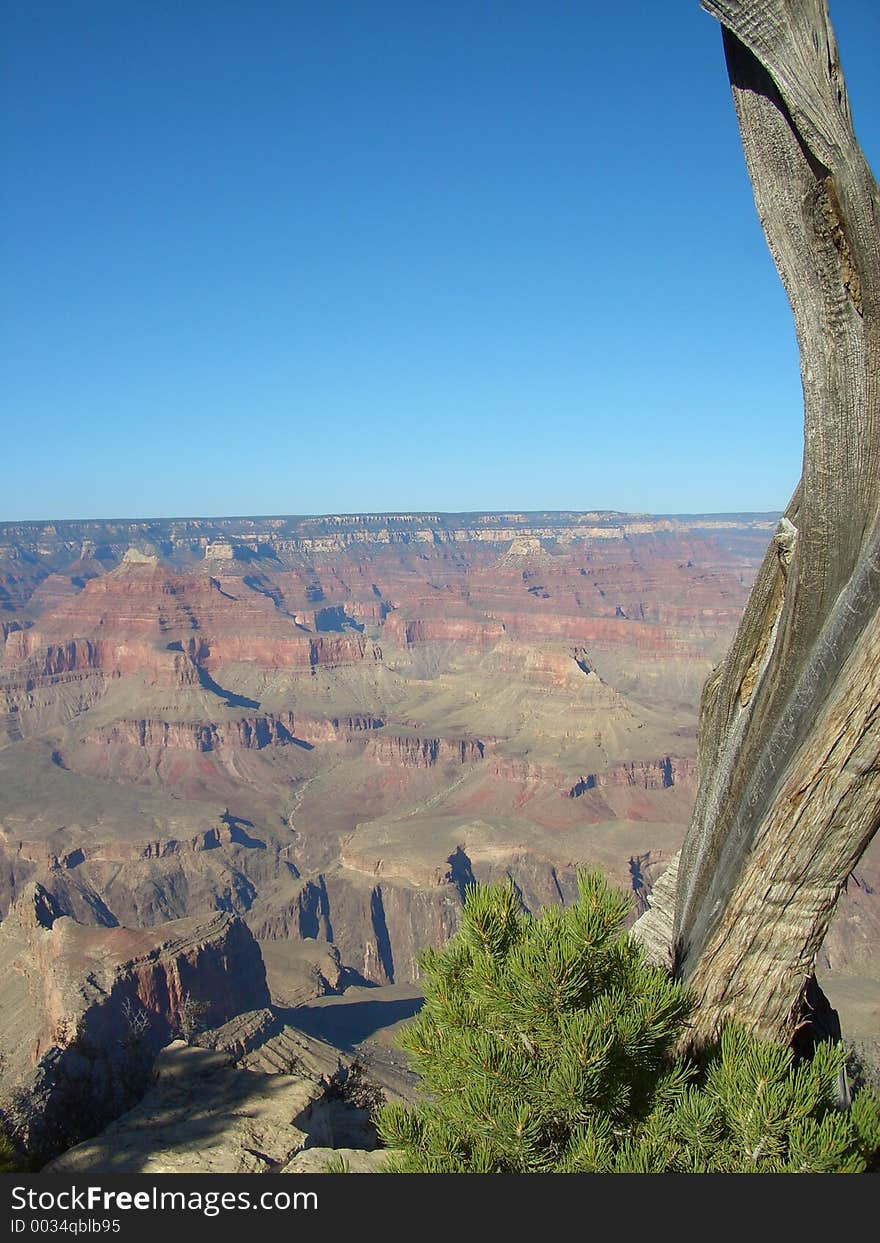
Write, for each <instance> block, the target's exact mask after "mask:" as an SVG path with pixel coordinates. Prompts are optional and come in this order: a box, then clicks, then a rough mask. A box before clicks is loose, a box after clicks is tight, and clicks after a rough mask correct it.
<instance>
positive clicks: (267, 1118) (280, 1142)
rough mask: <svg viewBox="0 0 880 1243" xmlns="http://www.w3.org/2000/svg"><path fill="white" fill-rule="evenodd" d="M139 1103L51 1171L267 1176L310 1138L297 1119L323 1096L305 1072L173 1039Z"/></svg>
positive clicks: (50, 1167)
mask: <svg viewBox="0 0 880 1243" xmlns="http://www.w3.org/2000/svg"><path fill="white" fill-rule="evenodd" d="M153 1079H154V1083H153V1086H152V1087H151V1088H150V1089H149V1091H147V1093H146V1095H145V1096H144V1098H143V1100H142V1101H141V1102H140V1104H138V1105H136V1106H135V1107H134V1108H133V1109H131V1110H129V1111H128V1112H127V1113H126V1114H124V1115H123V1116H122V1117H121V1118H119V1119H118V1120H117V1121H116V1122H113V1123H111V1124H110V1126H108V1127H107V1129H106V1130H104V1131H103V1132H102V1133H101V1134H100V1135H98V1136H97V1137H96V1138H94V1139H91V1140H88V1141H87V1142H85V1143H81V1144H79V1145H77V1146H76V1147H73V1148H71V1149H69V1150H68V1151H67V1152H65V1153H64V1154H63V1155H62V1156H60V1157H58V1158H56V1159H55V1160H54V1161H52V1162H51V1163H50V1164H49V1165H47V1166H45V1167H44V1169H43V1173H46V1174H64V1175H68V1176H69V1175H73V1174H135V1173H136V1174H266V1173H269V1172H272V1171H274V1170H277V1169H279V1168H281V1167H282V1166H284V1165H286V1164H287V1162H288V1161H290V1159H291V1158H292V1157H293V1156H294V1155H295V1154H296V1153H297V1152H299V1151H300V1150H301V1149H302V1148H304V1147H305V1145H306V1143H307V1140H308V1132H307V1130H304V1129H301V1128H300V1127H299V1126H298V1125H297V1123H298V1120H299V1119H300V1118H301V1117H302V1116H303V1115H304V1114H305V1113H306V1112H307V1111H308V1109H309V1107H310V1106H311V1105H312V1104H314V1102H316V1101H317V1100H320V1099H321V1098H322V1097H323V1095H324V1091H325V1089H324V1087H323V1086H322V1085H321V1083H320V1082H317V1081H315V1080H313V1079H309V1078H306V1077H305V1076H300V1075H273V1074H260V1073H258V1072H255V1071H250V1070H240V1069H237V1068H235V1067H233V1065H232V1058H231V1056H230V1055H229V1054H228V1053H223V1052H211V1051H208V1050H206V1049H199V1048H190V1047H188V1046H187V1045H186V1044H184V1043H183V1042H182V1041H178V1042H176V1043H174V1044H171V1045H170V1046H169V1047H168V1048H167V1049H165V1050H164V1051H163V1052H162V1053H161V1054H160V1056H159V1057H158V1058H157V1060H156V1065H155V1070H154V1072H153Z"/></svg>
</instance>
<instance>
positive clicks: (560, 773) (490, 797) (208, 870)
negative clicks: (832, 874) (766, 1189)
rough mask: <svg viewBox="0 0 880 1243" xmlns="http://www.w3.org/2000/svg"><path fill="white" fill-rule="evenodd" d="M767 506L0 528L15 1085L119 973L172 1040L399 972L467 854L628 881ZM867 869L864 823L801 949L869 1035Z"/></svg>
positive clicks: (874, 899) (454, 908) (691, 773)
mask: <svg viewBox="0 0 880 1243" xmlns="http://www.w3.org/2000/svg"><path fill="white" fill-rule="evenodd" d="M777 517H778V516H777V515H774V514H726V515H698V516H667V517H655V516H650V515H632V514H619V513H607V512H594V513H582V512H577V513H575V512H564V513H559V512H548V513H528V514H525V513H509V512H508V513H471V514H359V515H340V516H326V517H303V518H287V517H278V518H238V519H236V518H229V519H181V520H174V521H170V520H169V521H137V522H134V521H132V522H126V521H106V522H104V521H92V522H55V523H7V524H5V525H0V626H2V632H0V636H2V640H3V648H2V663H0V791H2V794H0V917H2V921H3V922H2V925H0V958H2V960H3V972H4V994H5V1001H4V1006H3V1009H2V1013H0V1053H2V1054H3V1063H2V1066H3V1077H4V1082H5V1087H4V1092H5V1093H6V1097H8V1096H9V1093H10V1092H11V1091H12V1090H13V1089H15V1091H17V1092H18V1093H19V1095H20V1093H21V1090H22V1089H21V1085H22V1084H23V1083H24V1082H25V1081H27V1082H28V1083H30V1084H31V1087H32V1088H33V1084H34V1083H35V1082H36V1080H35V1078H34V1075H35V1074H36V1070H35V1068H37V1069H39V1072H40V1074H39V1075H37V1078H38V1079H39V1078H40V1075H42V1079H41V1080H40V1082H46V1081H47V1080H46V1075H47V1074H48V1070H47V1067H48V1065H49V1063H48V1062H47V1058H49V1061H51V1057H55V1059H56V1061H57V1057H58V1051H59V1050H61V1051H62V1052H63V1051H64V1050H65V1049H66V1048H71V1047H72V1046H73V1045H74V1044H75V1043H76V1042H77V1041H79V1044H80V1045H82V1042H83V1031H84V1030H85V1029H86V1028H88V1026H89V1024H90V1023H91V1024H92V1025H93V1026H94V1025H95V1023H97V1027H96V1028H95V1030H98V1028H101V1024H102V1023H104V1026H105V1027H106V1024H107V1023H110V1027H108V1028H107V1030H110V1028H112V1022H110V1019H108V1018H107V1015H108V1014H109V1010H108V1009H107V1006H108V1002H107V999H108V998H109V997H111V996H112V997H116V999H117V1001H118V1003H119V1006H120V1007H122V1006H126V1007H127V1009H126V1010H125V1014H127V1015H128V1016H129V1017H131V1015H132V1014H137V1013H140V1010H139V1009H138V1008H143V1010H144V1013H147V1012H149V1015H150V1020H149V1021H150V1022H151V1023H152V1031H153V1033H154V1036H157V1037H158V1034H159V1033H161V1034H162V1036H163V1039H171V1038H172V1037H173V1036H174V1035H175V1034H179V1029H180V1023H181V1019H182V1018H183V1019H185V1007H186V1005H188V1004H190V1003H192V1001H193V999H197V1002H198V1005H199V1006H200V1008H201V1009H200V1013H202V1014H206V1015H207V1019H206V1022H207V1024H208V1025H209V1026H212V1027H216V1026H218V1025H220V1024H223V1023H228V1022H229V1021H230V1019H234V1018H235V1014H236V1013H240V1012H244V1011H248V1012H251V1011H252V1012H254V1013H257V1012H260V1013H262V1011H263V1010H264V1009H265V1007H267V1006H269V1007H270V1008H271V1007H273V1006H274V1007H275V1009H276V1011H277V1009H278V1007H282V1008H286V1009H285V1014H286V1015H287V1016H288V1018H289V1021H290V1022H295V1020H294V1018H292V1017H291V1016H292V1015H294V1014H295V1012H296V1009H297V1007H300V1006H303V1005H306V1004H307V1003H308V1002H309V1001H311V1000H314V999H315V998H317V997H318V996H320V995H322V994H323V995H331V994H343V995H344V994H345V992H346V991H347V990H349V989H352V988H354V989H355V990H356V991H357V995H358V996H362V995H363V994H362V989H363V988H364V987H365V986H369V987H373V988H376V987H379V988H383V987H386V988H387V987H390V986H396V987H398V988H400V987H401V986H404V993H405V995H406V996H410V997H412V996H416V995H417V992H418V989H417V985H418V964H417V958H418V954H419V951H420V950H422V949H423V948H425V947H426V946H429V945H439V944H442V943H443V942H444V941H445V940H446V939H447V938H448V937H449V936H450V935H451V934H452V932H453V931H454V930H455V928H456V926H457V921H458V915H459V911H460V908H461V902H462V897H463V893H464V890H465V887H466V886H467V885H468V884H469V883H472V882H473V881H489V880H497V879H499V878H503V877H505V876H509V877H511V878H512V880H513V882H514V884H515V885H516V886H517V888H518V891H519V893H520V895H521V898H522V901H523V904H524V905H525V906H526V907H527V908H528V909H530V910H537V909H538V908H539V907H540V906H542V905H544V904H546V903H550V902H559V901H563V902H564V901H566V900H567V899H568V898H569V897H570V896H572V894H573V893H574V891H575V875H576V870H577V869H578V868H579V867H583V866H597V867H599V868H601V869H602V870H603V871H604V872H605V873H606V874H607V875H608V876H609V877H610V878H611V879H612V880H613V881H615V882H616V883H617V884H618V885H621V886H623V887H625V888H627V889H630V890H632V892H633V895H634V910H635V911H638V910H643V909H644V908H645V905H646V902H647V899H648V897H649V895H650V891H651V888H652V886H653V884H654V883H655V881H656V880H657V879H658V877H659V876H660V875H661V874H662V872H663V871H664V869H665V867H666V866H667V864H668V862H669V860H670V858H671V857H672V856H673V855H674V854H675V852H676V851H677V850H678V848H679V846H680V844H681V841H682V838H683V836H684V831H685V828H686V825H687V822H688V818H689V814H690V810H691V806H692V802H693V798H694V795H695V789H696V728H697V718H698V710H699V697H700V690H701V687H702V684H703V682H704V680H705V678H706V676H707V674H708V673H709V672H710V671H711V669H712V668H713V666H714V665H715V664H717V662H718V661H719V660H720V658H721V656H722V655H723V653H724V651H725V650H726V647H727V645H728V643H729V642H730V639H731V638H732V636H733V633H734V630H735V628H736V625H737V622H738V620H739V617H740V614H741V611H742V608H743V606H744V604H745V600H746V598H747V595H748V591H749V588H750V586H751V583H752V579H753V576H754V573H755V571H756V568H757V566H758V564H759V562H760V559H761V557H762V555H763V553H764V550H765V548H766V545H767V543H768V541H769V539H770V537H771V535H772V534H773V531H774V530H775V527H776V521H777ZM878 885H880V855H878V851H877V849H876V848H875V849H873V850H871V851H869V852H868V853H867V854H866V856H865V857H864V859H863V860H862V862H861V864H860V865H859V868H858V870H857V872H856V874H855V875H854V876H853V878H852V879H851V882H850V884H849V885H848V887H847V892H846V893H845V894H844V895H843V897H842V899H841V902H840V906H839V908H838V912H837V915H836V917H835V921H834V923H833V925H832V928H831V929H830V931H829V934H828V937H827V939H826V943H825V946H824V947H823V951H822V956H821V960H820V964H819V966H820V968H821V971H822V974H821V978H822V982H823V986H824V987H826V990H827V991H828V992H829V995H830V996H831V999H832V1001H833V1003H834V1004H836V1005H837V1006H838V1007H839V1008H840V1010H841V1012H842V1014H843V1017H844V1029H845V1032H846V1031H847V1030H849V1031H850V1032H851V1033H852V1034H854V1035H855V1036H857V1037H865V1038H869V1037H870V1036H871V1035H872V1033H873V1034H876V1029H877V1016H878V1002H880V985H878V982H877V977H878V972H877V946H878V943H880V899H878V896H877V889H878ZM96 964H99V965H100V970H99V969H98V966H96ZM96 973H97V974H96ZM102 973H103V974H102ZM96 979H97V980H102V981H104V983H103V984H100V986H99V984H96V983H95V981H96ZM81 980H90V981H91V984H90V985H89V987H90V988H92V991H93V993H94V996H93V997H92V996H91V994H89V996H90V997H91V1000H87V1001H84V1000H83V999H84V997H85V992H84V991H83V989H84V987H85V986H84V985H82V986H81V985H80V983H79V981H81ZM230 981H232V982H231V983H230ZM358 986H360V987H358ZM407 986H409V987H407ZM101 1007H103V1010H101V1013H102V1014H103V1015H104V1018H103V1019H101V1022H100V1023H98V1022H97V1020H96V1019H95V1014H96V1013H97V1011H98V1010H100V1009H101ZM133 1007H134V1009H133ZM114 1013H115V1011H114ZM120 1013H122V1010H120ZM266 1013H269V1011H266ZM327 1013H328V1014H330V1013H331V1011H330V1010H329V1009H328V1010H327ZM117 1018H118V1015H117ZM276 1019H277V1014H276ZM276 1019H273V1020H272V1021H273V1022H274V1023H275V1027H274V1028H273V1032H274V1033H275V1038H277V1021H276ZM105 1020H106V1022H105ZM114 1021H115V1020H114ZM145 1022H146V1020H145ZM101 1030H103V1028H101ZM122 1034H123V1036H124V1032H123V1033H122ZM96 1039H97V1038H96ZM119 1039H120V1036H119V1033H118V1032H117V1033H116V1034H115V1035H114V1036H113V1041H116V1043H117V1044H118V1043H119ZM113 1041H111V1043H113ZM94 1043H95V1041H93V1044H94ZM98 1043H100V1041H98ZM53 1051H54V1052H53ZM50 1054H51V1057H50ZM99 1060H100V1059H99ZM94 1065H97V1063H94ZM94 1065H93V1067H92V1070H91V1071H90V1072H89V1073H90V1074H96V1073H97V1071H95V1070H94ZM101 1066H102V1067H103V1069H102V1070H101V1072H100V1073H101V1074H102V1075H103V1076H104V1078H105V1080H106V1081H107V1082H109V1081H110V1079H111V1078H112V1076H113V1074H115V1073H116V1072H115V1071H114V1070H113V1068H112V1067H111V1068H110V1069H109V1070H108V1069H107V1066H105V1065H104V1063H103V1062H102V1063H101ZM28 1076H30V1079H28ZM108 1076H109V1078H108ZM0 1095H2V1093H0ZM112 1096H113V1093H110V1096H109V1097H108V1101H107V1109H106V1115H107V1118H108V1119H109V1118H110V1117H112V1116H113V1111H114V1106H113V1101H112V1100H111V1099H110V1097H112ZM118 1097H119V1094H118V1093H117V1094H116V1097H114V1098H113V1099H115V1100H116V1103H117V1104H118ZM2 1104H3V1102H2V1101H0V1105H2Z"/></svg>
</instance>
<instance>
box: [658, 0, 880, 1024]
mask: <svg viewBox="0 0 880 1243" xmlns="http://www.w3.org/2000/svg"><path fill="white" fill-rule="evenodd" d="M703 7H704V8H705V9H706V10H707V11H708V12H710V13H712V14H713V15H714V16H715V17H717V18H718V19H719V20H720V21H721V23H722V27H723V37H724V47H725V54H726V58H727V65H728V72H729V76H730V81H731V87H732V90H733V96H734V102H735V106H736V111H737V116H738V119H739V124H740V132H741V135H742V141H743V148H744V151H745V156H746V162H747V166H748V170H749V175H750V177H751V180H752V185H753V189H754V194H755V202H756V205H757V208H758V214H759V216H760V219H761V223H762V226H763V229H764V234H765V237H766V239H767V244H768V246H769V248H770V251H771V254H772V256H773V259H774V261H775V263H776V267H777V269H778V271H779V274H780V277H781V279H782V282H783V285H784V286H785V289H786V292H787V294H788V297H789V301H790V303H791V307H792V312H793V315H794V321H795V328H796V331H797V338H798V344H799V348H800V354H801V378H802V383H803V391H804V458H803V472H802V476H801V481H800V483H799V485H798V488H797V489H796V491H795V494H794V496H793V497H792V500H791V502H790V504H789V506H788V509H787V510H786V514H785V517H784V519H783V520H782V522H781V523H780V526H779V529H778V531H777V534H776V536H775V537H774V539H773V541H772V542H771V546H770V548H769V550H768V552H767V555H766V557H765V560H764V563H763V565H762V567H761V570H760V571H759V574H758V577H757V580H756V583H755V586H754V589H753V591H752V594H751V597H750V599H749V602H748V605H747V607H746V610H745V614H744V617H743V620H742V623H741V625H740V628H739V631H738V633H737V636H736V638H735V640H734V643H733V645H732V647H731V649H730V651H729V653H728V655H727V657H726V658H725V660H724V661H723V663H722V664H721V665H720V666H719V668H718V669H717V670H716V671H715V673H714V674H713V675H712V677H711V678H710V679H709V681H708V682H707V685H706V687H705V690H704V694H703V703H702V708H701V720H700V738H699V763H700V785H699V790H698V794H697V800H696V806H695V810H694V815H693V819H692V822H691V826H690V829H689V831H688V834H687V838H686V840H685V844H684V847H683V850H682V856H681V864H680V869H679V877H678V885H677V891H676V914H675V925H674V960H673V963H674V970H675V971H676V973H677V974H678V975H679V976H680V977H681V978H682V979H684V980H685V981H686V982H688V983H689V984H690V985H691V986H692V987H693V988H694V989H695V991H696V992H697V993H698V995H699V996H700V997H701V998H702V1003H701V1006H700V1009H699V1012H698V1015H697V1022H696V1027H695V1028H694V1030H693V1033H692V1036H693V1039H694V1041H696V1042H699V1041H701V1040H704V1039H707V1038H709V1037H710V1036H711V1035H712V1034H713V1032H714V1031H715V1030H716V1029H717V1027H718V1025H719V1024H720V1022H721V1021H723V1019H724V1018H725V1017H729V1016H732V1015H735V1016H736V1017H737V1018H739V1019H740V1020H741V1021H744V1022H746V1023H747V1024H748V1025H749V1026H751V1027H752V1028H753V1029H754V1030H756V1031H758V1032H760V1033H761V1034H764V1035H772V1036H776V1037H779V1036H786V1037H790V1036H791V1035H792V1032H793V1030H794V1028H795V1027H796V1026H797V1024H798V1022H799V1021H800V1017H799V998H801V996H802V994H803V988H804V985H805V981H806V979H807V978H808V977H809V976H810V974H811V972H812V966H813V961H814V958H815V953H816V951H817V949H818V947H819V945H820V944H821V941H822V938H823V936H824V933H825V929H826V928H827V925H828V921H829V919H830V917H831V915H832V913H833V910H834V906H835V904H836V902H837V898H838V895H839V893H840V890H841V888H842V886H843V884H844V882H845V880H846V877H847V875H848V874H849V872H850V871H851V870H852V868H853V866H854V865H855V863H856V862H857V860H858V858H859V856H860V855H861V853H862V852H863V851H864V849H865V847H866V845H867V843H868V841H869V840H870V838H871V836H872V835H873V834H874V833H875V832H876V830H877V828H878V824H880V650H878V646H877V644H878V630H880V613H878V610H880V198H878V191H877V186H876V183H875V181H874V179H873V177H872V175H871V172H870V169H869V168H868V165H867V163H866V161H865V158H864V155H863V154H862V152H861V149H860V148H859V145H858V142H857V141H856V138H855V136H854V133H853V128H852V120H851V116H850V109H849V102H848V99H847V95H846V88H845V85H844V81H843V75H842V71H841V69H840V62H839V58H838V54H837V47H836V43H835V39H834V34H833V31H832V29H831V24H830V20H829V17H828V12H827V8H826V5H825V3H824V0H704V3H703ZM743 311H744V313H747V307H744V308H743ZM739 448H740V451H741V452H743V453H748V451H749V447H748V445H747V444H743V445H741V446H739Z"/></svg>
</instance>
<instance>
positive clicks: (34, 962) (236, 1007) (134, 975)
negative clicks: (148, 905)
mask: <svg viewBox="0 0 880 1243" xmlns="http://www.w3.org/2000/svg"><path fill="white" fill-rule="evenodd" d="M57 910H58V908H57V905H56V903H55V902H54V900H53V898H52V896H51V895H50V894H48V893H46V892H45V891H43V890H42V889H41V888H40V887H39V886H36V885H32V886H30V887H29V888H27V889H26V890H25V892H24V894H22V895H21V897H20V898H19V900H18V902H17V903H16V906H15V907H14V909H13V912H12V913H11V916H10V918H9V919H7V920H6V921H4V923H3V924H2V925H0V950H2V953H0V957H3V959H4V962H5V964H6V973H10V974H11V975H12V976H13V977H14V979H15V980H16V981H17V982H18V983H17V984H16V988H17V989H18V992H15V990H13V993H14V995H15V996H16V997H17V998H18V1001H17V1003H16V1004H15V1005H13V1006H11V1007H10V1008H9V1009H8V1010H4V1012H3V1014H2V1015H0V1036H2V1043H3V1045H4V1047H5V1048H7V1049H11V1050H14V1053H10V1054H9V1055H8V1057H7V1066H6V1068H5V1074H4V1079H3V1093H4V1099H3V1101H2V1106H3V1109H4V1112H5V1113H6V1114H7V1116H8V1117H10V1118H11V1120H12V1122H13V1125H14V1127H15V1131H16V1135H17V1138H18V1139H19V1141H20V1142H21V1143H22V1145H23V1146H24V1147H25V1148H26V1149H27V1150H28V1151H30V1152H33V1153H39V1154H43V1155H44V1156H45V1155H51V1153H52V1152H53V1151H58V1149H59V1148H61V1147H64V1146H66V1145H67V1144H69V1143H70V1142H71V1141H72V1140H76V1139H78V1138H81V1137H82V1136H83V1135H90V1134H94V1132H95V1131H96V1130H97V1129H99V1128H100V1127H101V1126H103V1125H104V1124H105V1123H106V1122H107V1121H108V1120H109V1119H110V1118H112V1117H114V1116H116V1115H117V1114H118V1113H119V1112H120V1111H121V1110H122V1109H125V1108H127V1107H128V1105H130V1104H131V1102H132V1100H133V1099H136V1098H137V1095H138V1094H139V1092H140V1091H142V1089H143V1086H144V1082H145V1076H146V1075H147V1074H148V1072H149V1067H150V1064H151V1062H152V1059H153V1056H154V1055H155V1052H156V1050H157V1049H158V1048H159V1047H161V1045H163V1044H164V1043H166V1042H167V1040H168V1039H169V1038H170V1037H171V1036H173V1035H174V1034H175V1033H177V1032H180V1031H188V1030H193V1029H194V1028H195V1026H197V1025H198V1024H199V1023H202V1024H204V1023H206V1022H210V1023H212V1024H216V1023H222V1022H224V1021H225V1020H227V1019H229V1018H231V1017H232V1016H233V1015H235V1014H238V1013H239V1012H240V1011H242V1010H251V1009H254V1008H257V1007H260V1006H265V1005H268V1003H269V993H268V989H267V986H266V975H265V970H264V968H263V963H262V959H261V957H260V952H259V948H258V946H257V944H256V942H255V941H254V938H253V936H252V935H251V933H250V931H249V930H248V928H247V927H246V926H245V925H244V924H243V923H242V922H241V920H240V919H238V918H236V917H235V916H233V915H229V914H226V913H218V914H217V915H215V916H214V917H213V918H211V919H208V920H203V921H200V920H196V919H188V920H180V921H172V922H170V923H167V924H165V925H163V926H162V927H161V928H157V929H137V930H135V929H129V928H121V927H116V928H105V927H85V926H83V925H81V924H78V923H76V921H74V920H73V919H71V918H70V917H69V916H59V915H58V913H57ZM22 982H23V984H24V989H23V990H22V988H21V987H20V985H21V983H22Z"/></svg>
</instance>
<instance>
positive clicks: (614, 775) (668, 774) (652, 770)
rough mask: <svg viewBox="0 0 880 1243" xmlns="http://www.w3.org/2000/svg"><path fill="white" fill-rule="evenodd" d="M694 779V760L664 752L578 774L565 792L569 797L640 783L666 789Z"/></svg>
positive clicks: (646, 786) (652, 788) (650, 787)
mask: <svg viewBox="0 0 880 1243" xmlns="http://www.w3.org/2000/svg"><path fill="white" fill-rule="evenodd" d="M695 778H696V763H695V762H694V761H693V760H690V759H685V758H683V757H681V756H671V755H665V756H663V758H662V759H659V760H634V761H632V763H629V764H615V765H612V767H610V768H606V769H605V770H604V771H602V772H598V773H588V774H586V776H583V777H580V778H579V779H578V780H577V781H576V782H575V784H574V785H573V786H572V787H571V789H570V790H569V791H568V797H569V798H580V797H581V795H583V794H586V792H587V791H588V790H596V789H610V788H613V787H626V786H639V787H641V788H642V789H644V790H668V789H671V787H672V786H674V785H680V784H681V783H682V782H683V781H693V780H694V779H695Z"/></svg>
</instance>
